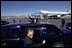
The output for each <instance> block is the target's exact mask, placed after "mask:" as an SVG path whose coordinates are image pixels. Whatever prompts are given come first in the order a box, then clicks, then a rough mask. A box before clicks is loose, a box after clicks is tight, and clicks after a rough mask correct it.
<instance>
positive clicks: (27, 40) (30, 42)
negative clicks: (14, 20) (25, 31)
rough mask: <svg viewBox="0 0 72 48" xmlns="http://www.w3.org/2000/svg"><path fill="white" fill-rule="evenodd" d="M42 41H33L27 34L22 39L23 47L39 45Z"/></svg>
mask: <svg viewBox="0 0 72 48" xmlns="http://www.w3.org/2000/svg"><path fill="white" fill-rule="evenodd" d="M41 45H42V43H34V42H33V40H32V39H31V38H29V37H28V36H26V37H25V39H24V45H23V46H24V47H40V46H41Z"/></svg>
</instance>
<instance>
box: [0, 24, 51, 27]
mask: <svg viewBox="0 0 72 48" xmlns="http://www.w3.org/2000/svg"><path fill="white" fill-rule="evenodd" d="M17 25H19V26H39V25H44V26H45V25H52V24H48V23H10V24H6V25H3V26H1V27H5V26H17Z"/></svg>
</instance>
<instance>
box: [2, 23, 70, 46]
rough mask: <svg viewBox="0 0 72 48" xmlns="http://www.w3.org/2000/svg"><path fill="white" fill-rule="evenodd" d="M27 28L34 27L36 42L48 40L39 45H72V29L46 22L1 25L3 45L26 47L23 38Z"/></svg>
mask: <svg viewBox="0 0 72 48" xmlns="http://www.w3.org/2000/svg"><path fill="white" fill-rule="evenodd" d="M27 28H32V29H34V31H35V38H34V41H35V43H38V42H41V41H42V40H43V39H45V40H46V43H45V44H44V45H42V46H39V47H71V43H70V41H71V35H70V33H71V32H70V31H68V30H65V29H59V28H57V27H56V26H54V25H52V24H45V23H25V24H23V23H16V24H7V25H4V26H1V46H2V47H24V46H23V40H24V38H25V32H26V29H27ZM65 32H66V33H65Z"/></svg>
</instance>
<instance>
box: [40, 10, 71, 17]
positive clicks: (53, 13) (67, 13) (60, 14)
mask: <svg viewBox="0 0 72 48" xmlns="http://www.w3.org/2000/svg"><path fill="white" fill-rule="evenodd" d="M40 12H41V13H43V14H48V16H54V15H57V17H62V16H64V15H70V14H71V11H70V10H69V11H67V12H58V11H54V12H52V11H45V10H40Z"/></svg>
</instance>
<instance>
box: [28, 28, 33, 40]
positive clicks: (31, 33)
mask: <svg viewBox="0 0 72 48" xmlns="http://www.w3.org/2000/svg"><path fill="white" fill-rule="evenodd" d="M33 34H34V30H33V29H31V28H29V29H28V30H27V36H28V37H29V38H31V39H32V38H33Z"/></svg>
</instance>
